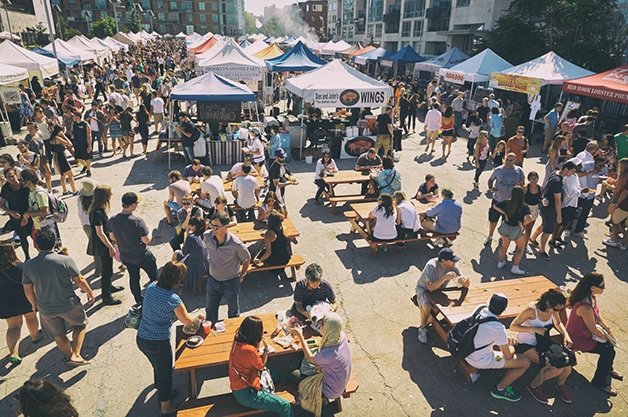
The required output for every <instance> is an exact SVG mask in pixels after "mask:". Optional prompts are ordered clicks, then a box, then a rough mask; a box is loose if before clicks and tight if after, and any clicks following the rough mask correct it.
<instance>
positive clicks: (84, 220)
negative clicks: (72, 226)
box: [76, 178, 102, 277]
mask: <svg viewBox="0 0 628 417" xmlns="http://www.w3.org/2000/svg"><path fill="white" fill-rule="evenodd" d="M97 185H98V184H97V183H96V181H94V180H93V179H91V178H85V179H84V180H83V181H81V185H80V186H79V196H78V201H77V203H76V211H77V213H78V216H79V220H80V221H81V226H82V227H83V232H85V236H87V242H88V244H89V240H90V239H91V236H92V226H91V225H90V223H89V207H90V206H91V205H92V201H93V200H94V190H95V189H96V186H97ZM100 275H102V265H101V264H100V257H98V256H95V257H94V276H95V277H99V276H100Z"/></svg>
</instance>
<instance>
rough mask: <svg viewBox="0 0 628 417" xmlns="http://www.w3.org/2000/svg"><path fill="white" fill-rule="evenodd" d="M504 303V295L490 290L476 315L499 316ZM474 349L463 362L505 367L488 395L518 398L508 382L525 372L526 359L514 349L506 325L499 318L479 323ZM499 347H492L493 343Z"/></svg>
mask: <svg viewBox="0 0 628 417" xmlns="http://www.w3.org/2000/svg"><path fill="white" fill-rule="evenodd" d="M506 307H508V298H507V297H506V296H505V295H504V294H502V293H496V294H493V296H492V297H491V299H490V301H489V304H488V308H484V309H482V311H481V312H480V315H479V319H480V320H481V319H484V318H487V317H494V318H495V319H498V318H499V316H500V315H501V314H502V313H503V312H504V310H506ZM473 344H474V347H475V349H477V350H476V351H475V352H473V353H472V354H470V355H469V356H467V357H466V358H465V360H466V361H467V363H468V364H469V365H471V366H473V367H475V368H478V369H508V370H507V371H506V374H505V375H504V377H503V378H502V379H501V381H499V382H498V383H497V385H495V386H494V387H493V389H492V390H491V396H492V397H493V398H497V399H500V400H506V401H512V402H515V401H519V400H520V399H521V395H520V394H517V393H515V392H514V391H513V390H512V387H511V386H510V384H512V383H513V382H515V381H516V380H517V379H519V377H520V376H522V375H523V374H525V372H526V370H527V369H528V367H529V366H530V359H528V358H527V356H525V355H517V354H516V353H515V345H516V344H517V340H516V339H515V338H512V337H508V333H506V327H505V326H504V325H503V323H500V322H499V320H494V321H487V322H484V323H481V324H480V325H479V326H478V328H477V333H476V334H475V338H474V339H473ZM495 345H496V346H497V347H499V350H494V349H493V346H495Z"/></svg>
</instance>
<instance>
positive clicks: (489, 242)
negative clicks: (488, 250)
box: [484, 236, 493, 246]
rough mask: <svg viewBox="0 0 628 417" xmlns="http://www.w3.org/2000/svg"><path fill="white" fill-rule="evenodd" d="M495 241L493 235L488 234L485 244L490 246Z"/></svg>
mask: <svg viewBox="0 0 628 417" xmlns="http://www.w3.org/2000/svg"><path fill="white" fill-rule="evenodd" d="M491 242H493V236H488V237H487V238H486V240H485V241H484V246H489V245H490V244H491Z"/></svg>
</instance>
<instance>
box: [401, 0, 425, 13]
mask: <svg viewBox="0 0 628 417" xmlns="http://www.w3.org/2000/svg"><path fill="white" fill-rule="evenodd" d="M424 14H425V0H407V1H406V2H405V3H404V5H403V17H422V16H423V15H424Z"/></svg>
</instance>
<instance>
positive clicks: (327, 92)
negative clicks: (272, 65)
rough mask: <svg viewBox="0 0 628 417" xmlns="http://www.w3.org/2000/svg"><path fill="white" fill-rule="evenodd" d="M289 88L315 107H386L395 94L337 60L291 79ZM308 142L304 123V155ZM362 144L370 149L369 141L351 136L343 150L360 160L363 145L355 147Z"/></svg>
mask: <svg viewBox="0 0 628 417" xmlns="http://www.w3.org/2000/svg"><path fill="white" fill-rule="evenodd" d="M286 88H287V89H288V90H289V91H290V92H292V93H294V94H296V95H298V96H299V97H302V98H303V100H304V101H305V102H307V103H312V105H313V106H315V107H344V108H347V107H348V108H360V107H383V106H385V105H386V103H387V101H388V98H389V97H390V96H391V95H392V88H391V87H389V86H388V85H386V84H384V83H383V82H381V81H377V80H375V79H373V78H371V77H369V76H368V75H365V74H363V73H361V72H359V71H358V70H356V69H355V68H351V67H349V66H348V65H345V64H343V63H342V62H341V61H340V60H337V59H336V60H333V61H332V62H330V63H328V64H327V65H324V66H322V67H320V68H318V69H315V70H312V71H310V72H308V73H306V74H302V75H299V76H297V77H294V78H289V79H288V80H286ZM352 131H353V129H352ZM304 139H305V138H304V135H303V121H302V122H301V141H300V152H301V154H302V153H303V143H304ZM354 139H355V140H354ZM366 139H369V138H366ZM370 139H371V140H372V141H373V143H374V139H373V138H372V137H371V138H370ZM358 142H359V144H362V145H364V146H366V143H367V142H368V141H367V140H361V139H360V140H358V139H357V137H356V136H353V137H352V136H349V135H347V137H345V138H344V140H343V142H342V146H341V149H344V150H345V151H346V154H348V156H351V157H357V156H358V155H356V154H357V152H358V151H361V150H362V147H361V146H360V147H358V148H359V149H358V148H356V146H353V145H355V143H358ZM367 149H368V148H367Z"/></svg>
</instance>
